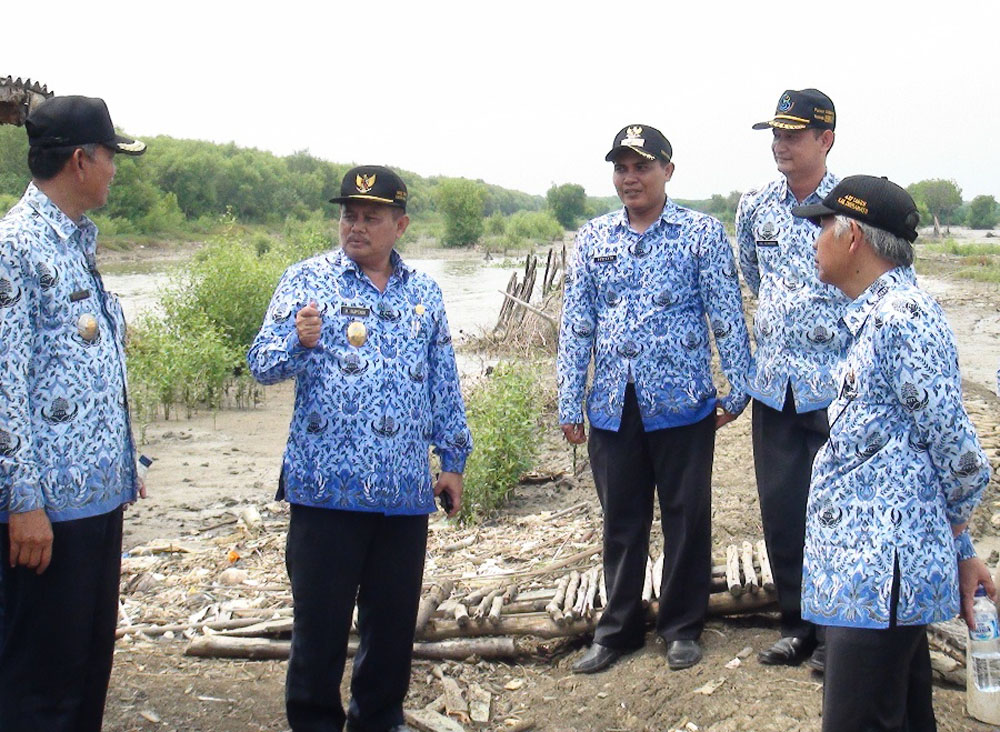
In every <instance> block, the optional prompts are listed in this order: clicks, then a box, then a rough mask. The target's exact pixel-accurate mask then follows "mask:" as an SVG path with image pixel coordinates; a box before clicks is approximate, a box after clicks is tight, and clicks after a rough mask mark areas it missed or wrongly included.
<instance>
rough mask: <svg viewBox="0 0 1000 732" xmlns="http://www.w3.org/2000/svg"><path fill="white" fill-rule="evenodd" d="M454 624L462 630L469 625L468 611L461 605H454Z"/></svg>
mask: <svg viewBox="0 0 1000 732" xmlns="http://www.w3.org/2000/svg"><path fill="white" fill-rule="evenodd" d="M455 622H456V623H458V627H459V628H464V627H465V626H466V625H468V624H469V609H468V608H467V607H465V605H464V604H462V603H458V604H456V605H455Z"/></svg>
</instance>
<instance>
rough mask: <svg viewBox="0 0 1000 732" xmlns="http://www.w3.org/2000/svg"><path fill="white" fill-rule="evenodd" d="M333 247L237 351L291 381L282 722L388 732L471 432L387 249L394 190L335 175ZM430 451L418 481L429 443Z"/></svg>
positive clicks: (414, 298) (289, 280)
mask: <svg viewBox="0 0 1000 732" xmlns="http://www.w3.org/2000/svg"><path fill="white" fill-rule="evenodd" d="M340 192H341V195H340V196H339V197H337V198H334V199H332V200H331V202H332V203H340V204H342V207H341V215H340V249H338V250H336V251H331V252H327V253H325V254H321V255H319V256H317V257H313V258H312V259H309V260H307V261H304V262H299V263H298V264H296V265H293V266H292V267H290V268H289V269H288V270H287V271H286V272H285V274H284V276H283V277H282V278H281V281H280V282H279V284H278V287H277V289H276V290H275V292H274V296H273V298H272V299H271V304H270V307H269V308H268V311H267V315H266V318H265V321H264V324H263V326H262V327H261V330H260V333H258V334H257V337H256V339H254V343H253V346H252V347H251V349H250V353H249V355H248V357H247V360H248V362H249V364H250V369H251V371H252V372H253V374H254V376H255V377H256V378H257V379H258V380H260V381H261V382H262V383H265V384H272V383H275V382H277V381H281V380H282V379H287V378H294V379H295V381H296V384H295V411H294V414H293V416H292V424H291V427H290V429H289V435H288V447H287V449H286V451H285V457H284V462H283V463H282V472H281V487H280V489H279V496H283V497H284V498H285V499H287V500H288V501H289V503H291V511H292V514H291V524H290V527H289V531H288V544H287V557H286V563H287V566H288V574H289V577H290V579H291V583H292V595H293V598H294V601H295V620H294V629H293V632H292V652H291V659H290V660H289V664H288V677H287V681H286V694H285V702H286V710H287V714H288V721H289V724H290V725H291V727H292V729H293V730H295V731H296V732H298V731H299V730H320V729H323V730H327V729H330V730H334V729H336V730H339V729H343V727H344V724H345V720H346V723H347V728H348V729H349V730H350V729H354V730H364V731H365V732H382V731H383V730H391V729H396V728H397V727H400V728H402V725H403V698H404V697H405V696H406V690H407V687H408V686H409V681H410V660H411V652H412V647H413V633H414V627H415V624H416V615H417V603H418V601H419V598H420V586H421V580H422V577H423V566H424V554H425V551H426V546H427V515H428V514H429V513H432V512H433V511H434V510H435V506H434V496H435V494H442V493H443V494H447V496H448V498H449V499H450V503H445V505H450V506H451V512H450V515H454V514H455V513H457V512H458V510H459V508H460V506H461V500H462V471H463V470H464V467H465V459H466V456H467V455H468V454H469V451H470V450H471V448H472V441H471V438H470V435H469V430H468V428H467V426H466V422H465V408H464V406H463V404H462V395H461V391H460V390H459V383H458V371H457V369H456V366H455V354H454V351H453V350H452V345H451V336H450V335H449V331H448V321H447V318H446V317H445V311H444V303H443V301H442V298H441V290H440V288H438V286H437V284H436V283H435V282H434V281H433V280H432V279H431V278H430V277H428V276H427V275H424V274H421V273H420V272H417V271H415V270H413V269H411V268H410V267H409V266H407V265H406V264H405V263H404V262H403V260H402V258H400V256H399V254H398V253H397V252H396V251H395V249H394V248H393V247H394V245H395V243H396V241H397V240H398V239H399V237H401V236H402V235H403V233H404V232H405V231H406V227H407V225H408V223H409V218H408V217H407V215H406V203H407V191H406V186H405V185H404V183H403V181H402V180H401V179H400V178H399V176H397V175H396V174H395V173H394V172H393V171H391V170H389V169H388V168H383V167H380V166H373V165H364V166H361V167H357V168H354V169H352V170H350V171H348V173H347V175H345V176H344V180H343V183H342V184H341V191H340ZM429 445H434V446H435V450H436V452H437V454H438V455H439V456H440V458H441V474H440V477H439V478H438V479H437V481H436V482H434V483H432V480H431V474H430V468H429V463H428V447H429ZM355 598H357V606H358V633H359V634H360V636H361V642H360V647H359V649H358V652H357V654H356V655H355V657H354V669H353V674H352V677H351V696H352V698H351V703H350V708H349V710H348V712H347V714H346V715H345V712H344V708H343V705H342V703H341V700H340V681H341V677H342V676H343V672H344V665H345V661H346V658H347V638H348V633H349V631H350V628H351V615H352V612H353V609H354V605H355Z"/></svg>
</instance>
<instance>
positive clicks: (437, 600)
mask: <svg viewBox="0 0 1000 732" xmlns="http://www.w3.org/2000/svg"><path fill="white" fill-rule="evenodd" d="M453 587H454V584H453V583H452V582H448V581H446V582H442V583H441V584H439V585H437V584H436V585H432V586H431V589H430V590H429V591H428V592H427V594H426V595H424V596H423V597H421V598H420V605H419V606H418V607H417V626H416V632H417V634H418V635H419V634H420V631H421V630H423V629H424V626H425V625H427V621H428V620H430V618H431V615H433V614H434V611H435V610H437V608H438V605H440V604H441V603H442V602H444V601H445V600H447V599H448V597H449V596H450V595H451V591H452V588H453Z"/></svg>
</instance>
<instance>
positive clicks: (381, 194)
mask: <svg viewBox="0 0 1000 732" xmlns="http://www.w3.org/2000/svg"><path fill="white" fill-rule="evenodd" d="M406 198H407V192H406V184H405V183H403V179H402V178H400V177H399V176H398V175H396V173H395V172H394V171H393V170H390V169H389V168H386V167H384V166H382V165H359V166H358V167H356V168H351V169H350V170H348V171H347V174H346V175H344V180H343V181H341V183H340V195H339V196H337V197H336V198H331V199H330V203H348V202H349V201H373V202H375V203H384V204H386V205H388V206H398V207H399V208H401V209H403V210H404V211H405V210H406Z"/></svg>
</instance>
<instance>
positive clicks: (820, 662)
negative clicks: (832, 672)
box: [806, 643, 826, 676]
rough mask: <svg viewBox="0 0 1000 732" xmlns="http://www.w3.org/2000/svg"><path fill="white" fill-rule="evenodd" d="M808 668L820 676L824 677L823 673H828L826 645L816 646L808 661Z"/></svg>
mask: <svg viewBox="0 0 1000 732" xmlns="http://www.w3.org/2000/svg"><path fill="white" fill-rule="evenodd" d="M806 666H808V667H809V668H811V669H812V670H813V671H815V672H816V673H818V674H819V675H820V676H822V675H823V672H824V671H826V643H820V644H819V645H818V646H816V650H815V651H813V652H812V655H811V656H809V660H807V661H806Z"/></svg>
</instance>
